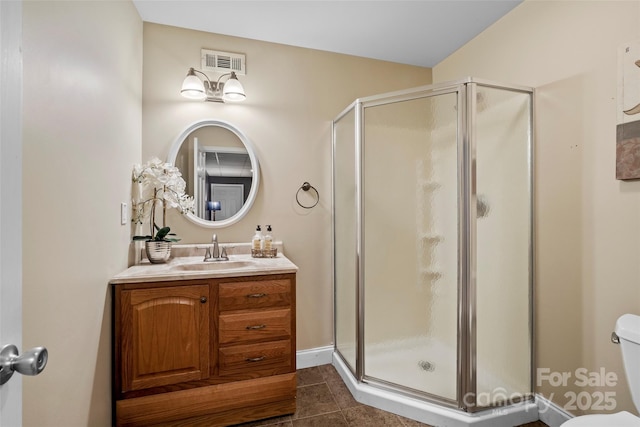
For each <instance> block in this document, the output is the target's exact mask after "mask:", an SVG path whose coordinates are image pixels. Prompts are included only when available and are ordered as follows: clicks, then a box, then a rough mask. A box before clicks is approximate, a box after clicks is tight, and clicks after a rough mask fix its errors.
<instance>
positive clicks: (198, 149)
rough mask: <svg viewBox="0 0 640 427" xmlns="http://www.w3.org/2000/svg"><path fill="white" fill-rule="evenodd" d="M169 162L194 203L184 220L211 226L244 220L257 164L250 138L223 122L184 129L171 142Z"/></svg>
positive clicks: (254, 190) (256, 177) (252, 194)
mask: <svg viewBox="0 0 640 427" xmlns="http://www.w3.org/2000/svg"><path fill="white" fill-rule="evenodd" d="M167 162H169V163H171V164H173V165H175V166H176V167H177V168H178V169H180V171H181V172H182V177H183V178H184V180H185V181H186V183H187V190H186V193H187V194H189V195H192V196H193V197H194V200H195V205H194V212H193V213H188V214H187V218H189V219H190V220H191V221H193V222H194V223H196V224H198V225H202V226H203V227H209V228H218V227H226V226H228V225H231V224H234V223H236V222H238V221H239V220H240V219H241V218H242V217H244V216H245V215H246V214H247V212H248V211H249V209H251V205H253V202H254V200H255V198H256V194H257V193H258V186H259V185H260V166H259V164H258V158H257V157H256V153H255V150H254V148H253V145H252V144H251V141H250V140H249V138H247V137H246V136H245V135H244V134H243V133H242V132H241V131H240V130H239V129H238V128H236V127H235V126H233V125H231V124H230V123H227V122H225V121H222V120H202V121H198V122H195V123H193V124H191V125H190V126H188V127H187V128H186V129H185V130H184V131H183V132H182V133H181V134H180V135H178V138H176V140H175V141H174V143H173V145H172V146H171V150H170V151H169V156H168V158H167Z"/></svg>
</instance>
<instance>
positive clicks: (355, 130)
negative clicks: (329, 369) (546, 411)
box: [333, 78, 537, 426]
mask: <svg viewBox="0 0 640 427" xmlns="http://www.w3.org/2000/svg"><path fill="white" fill-rule="evenodd" d="M532 124H533V90H532V89H530V88H526V87H521V86H511V85H501V84H496V83H493V82H488V81H484V80H480V79H475V78H468V79H465V80H461V81H456V82H446V83H442V84H436V85H430V86H423V87H418V88H414V89H409V90H404V91H398V92H392V93H386V94H381V95H376V96H371V97H367V98H362V99H358V100H356V101H354V102H353V103H352V104H351V105H350V106H349V107H348V108H346V109H345V110H344V111H343V112H342V113H341V114H340V115H339V116H338V117H337V118H336V119H335V120H334V122H333V249H334V253H333V260H334V298H335V301H334V302H335V307H334V321H335V335H334V337H335V341H334V343H335V344H334V345H335V349H334V365H335V366H336V368H337V369H338V372H339V373H340V374H341V376H342V377H343V379H344V380H345V383H346V384H347V386H348V387H349V388H350V390H351V392H352V393H353V394H354V395H355V396H356V399H358V400H360V401H363V402H365V403H369V404H371V405H373V406H378V407H380V408H382V409H385V410H390V411H392V412H396V413H399V414H401V415H406V416H409V417H411V418H415V419H419V420H420V421H423V422H428V423H433V424H438V423H443V424H444V422H443V419H444V418H446V419H447V420H448V421H447V424H446V425H474V426H476V425H478V426H480V425H483V420H485V419H486V420H487V421H486V423H485V425H487V426H488V425H491V426H499V425H514V424H513V423H515V422H518V423H519V422H520V421H522V422H523V423H524V422H528V421H533V420H535V419H537V409H535V403H533V399H532V390H533V369H532V365H533V360H532V357H533V356H532V354H533V349H532V345H533V340H532V337H533V321H532V301H533V286H532V284H533V215H532V208H533V197H532V195H533V189H532V161H533V159H532V142H533V126H532ZM497 408H498V409H497ZM487 409H493V410H491V411H487ZM496 409H497V410H496ZM442 417H444V418H442ZM510 417H511V418H510ZM514 417H515V418H514Z"/></svg>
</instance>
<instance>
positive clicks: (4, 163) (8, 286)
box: [0, 1, 22, 426]
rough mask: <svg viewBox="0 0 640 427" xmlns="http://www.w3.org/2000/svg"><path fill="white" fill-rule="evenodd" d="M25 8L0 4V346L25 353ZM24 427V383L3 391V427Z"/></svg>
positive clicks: (0, 411)
mask: <svg viewBox="0 0 640 427" xmlns="http://www.w3.org/2000/svg"><path fill="white" fill-rule="evenodd" d="M21 45H22V3H21V2H20V1H10V2H7V1H0V52H1V53H0V63H1V64H2V66H1V68H0V346H2V345H5V344H14V345H16V346H17V347H18V348H21V347H22V320H21V319H22V171H21V168H22V130H21V128H22V54H21V53H20V48H21ZM19 425H22V378H21V377H20V375H14V378H12V379H11V381H9V382H7V383H6V384H4V385H1V386H0V426H19Z"/></svg>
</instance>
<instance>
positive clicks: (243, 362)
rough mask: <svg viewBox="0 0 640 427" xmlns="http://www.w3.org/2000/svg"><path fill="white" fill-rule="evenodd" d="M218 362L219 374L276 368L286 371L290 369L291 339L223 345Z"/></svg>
mask: <svg viewBox="0 0 640 427" xmlns="http://www.w3.org/2000/svg"><path fill="white" fill-rule="evenodd" d="M219 362H220V365H219V367H220V375H230V374H237V373H245V372H254V371H260V370H273V369H278V368H284V369H285V371H284V372H287V371H288V370H290V369H291V341H289V340H283V341H273V342H267V343H262V344H245V345H234V346H232V347H225V348H222V349H220V359H219ZM267 375H271V373H268V374H267Z"/></svg>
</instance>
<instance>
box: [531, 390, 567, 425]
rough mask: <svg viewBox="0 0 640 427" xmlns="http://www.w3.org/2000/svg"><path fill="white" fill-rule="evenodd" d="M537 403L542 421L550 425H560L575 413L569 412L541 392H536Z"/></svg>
mask: <svg viewBox="0 0 640 427" xmlns="http://www.w3.org/2000/svg"><path fill="white" fill-rule="evenodd" d="M536 404H537V405H538V416H539V417H540V421H542V422H543V423H545V424H546V425H548V426H549V427H560V426H561V425H562V423H564V422H566V421H569V420H570V419H571V418H573V415H571V414H569V413H567V412H566V411H565V410H564V409H562V408H561V407H559V406H558V405H556V404H555V403H553V402H552V401H550V400H549V399H547V398H546V397H544V396H543V395H541V394H536Z"/></svg>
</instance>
